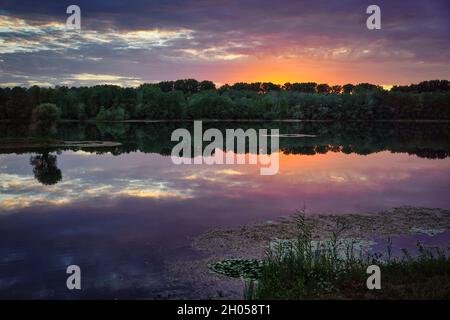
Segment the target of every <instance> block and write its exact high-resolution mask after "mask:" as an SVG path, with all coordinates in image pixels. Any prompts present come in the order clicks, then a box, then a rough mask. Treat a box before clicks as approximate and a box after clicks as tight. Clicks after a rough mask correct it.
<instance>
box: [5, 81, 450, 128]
mask: <svg viewBox="0 0 450 320" xmlns="http://www.w3.org/2000/svg"><path fill="white" fill-rule="evenodd" d="M43 104H44V106H42V105H43ZM38 106H39V108H38ZM47 118H49V119H52V120H53V119H55V118H57V119H65V120H79V121H84V120H97V121H123V120H131V119H132V120H153V119H200V118H202V119H268V120H269V119H311V120H374V119H381V120H382V119H389V120H391V119H450V84H449V81H447V80H432V81H423V82H421V83H419V84H412V85H409V86H394V87H393V88H392V90H390V91H387V90H384V89H383V88H382V87H380V86H378V85H374V84H370V83H360V84H357V85H353V84H346V85H343V86H340V85H333V86H330V85H328V84H317V83H315V82H305V83H285V84H284V85H278V84H274V83H271V82H254V83H243V82H238V83H235V84H233V85H223V86H221V87H219V88H216V86H215V84H214V83H213V82H211V81H197V80H195V79H185V80H177V81H162V82H159V83H155V84H143V85H140V86H139V87H137V88H124V87H120V86H116V85H96V86H93V87H71V88H69V87H65V86H57V87H54V88H41V87H38V86H32V87H30V88H23V87H14V88H0V120H12V121H21V122H30V121H31V120H33V119H37V121H41V122H42V123H44V125H45V126H46V125H47V122H48V121H45V119H47Z"/></svg>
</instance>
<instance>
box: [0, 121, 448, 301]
mask: <svg viewBox="0 0 450 320" xmlns="http://www.w3.org/2000/svg"><path fill="white" fill-rule="evenodd" d="M179 125H180V124H174V123H171V124H165V125H163V124H146V125H142V124H136V125H132V124H127V125H119V126H104V127H102V126H95V125H82V126H78V125H77V126H74V127H71V126H67V128H66V127H63V128H60V131H59V133H58V134H59V135H60V136H59V138H60V139H64V140H78V141H80V140H105V141H119V142H122V143H123V145H122V146H120V147H114V148H109V149H97V150H92V149H83V148H72V149H71V150H61V152H60V154H56V153H54V152H55V151H56V150H39V152H36V150H25V151H23V150H20V151H19V150H9V151H3V154H2V155H0V213H1V214H0V297H2V298H6V297H18V298H55V297H57V298H58V297H70V298H77V297H89V298H96V297H100V298H115V297H121V298H130V297H132V298H136V297H141V298H151V297H158V295H161V294H162V292H167V291H170V292H182V294H183V295H185V296H186V297H188V296H189V292H190V289H189V284H187V283H184V282H182V281H179V282H176V283H174V282H171V281H170V280H169V279H168V278H167V265H168V264H169V263H170V262H172V261H177V260H182V261H184V260H189V259H192V258H194V257H196V255H197V253H195V252H192V250H191V249H189V244H190V241H191V240H190V239H191V237H193V236H195V235H197V234H199V233H201V232H204V231H206V230H207V229H209V228H211V227H216V226H225V227H226V226H236V225H240V224H243V223H248V222H251V221H255V220H272V219H274V218H276V217H279V216H284V215H288V214H291V213H292V212H294V211H295V209H297V208H299V207H301V206H302V205H303V203H304V202H306V206H307V210H308V212H310V213H312V214H314V213H319V212H367V211H376V210H380V209H384V208H388V207H392V206H400V205H413V206H426V207H442V208H447V209H448V208H450V199H449V197H448V194H450V182H449V177H450V159H448V150H450V145H449V144H450V142H449V141H450V139H448V137H449V128H448V125H447V124H444V125H441V126H437V127H438V128H435V127H433V126H429V125H428V124H427V125H422V124H410V125H405V124H402V125H401V126H402V129H403V130H400V129H398V128H397V129H395V128H394V129H393V127H391V125H390V124H388V125H385V124H382V125H380V126H381V128H380V127H377V126H374V127H370V128H366V127H364V126H363V125H358V126H360V127H361V128H360V131H358V129H355V128H353V127H351V128H350V127H349V128H345V127H343V125H341V128H342V131H339V130H337V128H338V126H337V125H336V124H322V125H319V124H308V125H306V124H302V125H300V124H288V125H283V128H282V130H281V129H280V133H288V134H306V135H315V136H317V137H311V136H309V137H288V138H280V145H281V147H282V150H281V151H280V172H279V174H277V175H275V176H261V175H260V174H259V168H258V167H257V166H254V165H220V166H208V165H195V166H194V165H181V166H175V165H173V164H172V162H171V159H170V157H167V156H166V155H167V154H170V150H171V142H170V133H171V129H173V128H176V127H178V126H179ZM185 125H186V126H189V124H185ZM216 125H217V126H219V125H221V124H211V126H216ZM257 125H261V126H264V125H263V124H257ZM265 125H266V126H267V127H270V126H274V125H276V124H273V123H271V124H265ZM165 126H167V127H165ZM69 127H70V128H69ZM234 127H242V126H241V124H234ZM3 133H4V134H12V131H3ZM167 137H168V139H167ZM30 157H31V160H30ZM441 158H442V159H441ZM30 163H31V165H30ZM442 239H444V241H448V236H447V237H446V238H442ZM446 239H447V240H446ZM402 241H403V240H402ZM68 264H78V265H80V266H81V268H82V270H83V274H84V275H85V277H86V278H85V282H84V288H85V290H83V291H82V292H81V293H80V292H68V291H67V290H66V289H65V277H66V274H65V267H66V266H67V265H68Z"/></svg>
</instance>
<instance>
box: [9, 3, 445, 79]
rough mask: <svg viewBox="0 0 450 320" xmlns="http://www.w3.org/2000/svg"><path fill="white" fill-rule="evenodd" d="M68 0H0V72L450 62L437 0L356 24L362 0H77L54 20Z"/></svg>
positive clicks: (387, 7)
mask: <svg viewBox="0 0 450 320" xmlns="http://www.w3.org/2000/svg"><path fill="white" fill-rule="evenodd" d="M68 4H70V3H69V2H67V3H66V2H65V1H58V2H57V3H55V2H54V1H41V2H40V6H39V7H36V5H35V4H34V2H32V1H27V0H24V1H20V3H19V2H17V1H9V0H5V1H3V4H2V8H3V11H2V12H0V14H1V15H0V58H1V60H3V62H1V63H0V70H1V71H2V77H1V78H0V82H3V83H11V82H14V81H11V80H10V79H9V78H11V76H12V75H28V76H32V77H33V78H34V79H35V80H36V81H41V80H37V78H38V77H43V76H46V77H52V78H53V79H54V80H52V81H50V82H49V83H58V81H57V80H58V79H59V78H60V77H63V76H64V75H65V74H84V73H90V74H108V75H119V76H121V77H131V78H136V79H141V80H142V81H156V80H168V79H176V78H183V77H196V78H203V79H204V78H209V79H211V80H214V81H216V82H221V83H225V82H229V81H231V80H234V79H235V78H237V77H238V76H239V77H241V78H240V79H236V80H242V81H248V80H249V79H252V80H258V79H257V78H258V77H259V78H261V77H262V76H261V75H260V72H259V71H258V70H261V69H263V68H264V70H267V74H268V75H270V77H273V78H277V79H280V81H281V80H282V79H284V80H286V79H287V78H294V77H295V75H296V74H297V80H301V78H303V77H307V76H308V77H311V79H309V80H315V81H334V82H337V81H339V82H346V81H349V80H353V81H364V80H367V81H371V82H378V83H388V84H391V83H392V81H393V79H397V82H401V83H405V82H412V81H416V79H417V80H424V79H426V78H437V77H442V78H445V77H448V76H449V74H450V67H449V65H448V61H449V60H450V41H448V40H449V36H448V35H449V34H450V32H449V31H450V22H449V19H448V12H449V11H450V10H449V9H450V5H449V3H448V2H447V1H443V0H434V1H430V2H423V1H419V0H416V1H409V2H408V4H405V3H404V2H401V3H400V2H398V1H379V4H378V5H379V6H380V7H381V9H382V30H378V31H371V30H368V29H367V28H366V27H365V19H366V18H367V15H366V13H365V9H366V8H367V6H368V5H369V4H370V3H369V2H368V1H365V0H350V1H346V2H333V3H330V2H329V1H312V0H309V1H307V0H300V1H293V0H284V1H281V2H279V3H277V4H276V5H275V4H274V3H273V1H268V0H259V1H256V0H247V1H237V0H228V1H222V2H217V1H194V0H190V1H178V0H175V1H152V2H151V3H149V2H148V1H138V0H136V1H127V2H126V3H125V2H124V3H116V2H113V3H112V2H110V1H95V3H94V2H93V1H84V0H81V1H78V5H79V6H80V7H81V14H82V31H81V32H80V33H77V32H67V31H66V30H65V26H64V23H65V18H66V14H65V9H66V7H67V5H68ZM49 61H51V63H49ZM267 63H270V64H271V66H270V68H269V67H268V66H267ZM417 64H420V67H417V66H416V65H417ZM277 66H279V67H277ZM350 67H351V68H352V70H350V72H349V70H348V69H349V68H350ZM321 68H323V69H324V70H323V71H322V70H321ZM269 69H272V70H269ZM255 70H256V71H255ZM283 70H284V71H283ZM286 70H287V71H286ZM394 73H395V75H393V74H394ZM273 74H276V75H275V76H274V75H273ZM268 77H269V76H268ZM277 79H275V80H277ZM260 80H261V79H260ZM266 80H267V79H266ZM293 80H295V79H293ZM98 81H103V80H102V79H100V80H98ZM46 82H48V81H46ZM73 84H74V85H77V84H78V82H77V80H75V81H74V82H73Z"/></svg>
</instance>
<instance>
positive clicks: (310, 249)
mask: <svg viewBox="0 0 450 320" xmlns="http://www.w3.org/2000/svg"><path fill="white" fill-rule="evenodd" d="M297 224H298V228H299V236H298V238H297V239H295V240H294V241H290V242H285V243H278V244H277V245H274V246H271V247H270V248H269V249H268V250H267V255H266V257H265V259H264V260H263V262H262V264H261V268H260V270H259V274H260V276H259V279H258V280H257V281H252V280H247V285H246V288H245V293H244V295H245V297H246V298H248V299H450V259H449V252H450V250H449V249H450V248H449V249H447V250H442V249H439V248H424V247H423V246H422V245H421V244H418V250H419V255H418V256H417V257H414V258H412V257H411V256H410V254H409V253H408V252H407V251H404V252H403V256H402V257H396V258H393V257H392V244H391V242H390V241H389V244H388V247H387V251H386V252H385V253H384V254H372V255H365V254H363V253H362V252H358V251H357V250H355V248H354V243H352V242H350V243H348V242H346V243H343V242H342V241H341V240H340V234H341V232H342V231H343V230H345V228H346V227H345V226H343V225H341V224H339V222H338V224H337V227H336V231H335V232H332V234H331V239H330V240H327V241H321V242H317V241H314V240H313V239H312V236H311V230H310V228H309V226H308V224H307V221H306V219H305V217H304V216H302V215H299V216H298V218H297ZM372 264H376V265H378V266H379V267H380V269H381V290H369V289H367V286H366V280H367V278H368V277H369V276H370V275H369V274H367V273H366V270H367V267H368V266H369V265H372Z"/></svg>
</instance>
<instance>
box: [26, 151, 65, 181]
mask: <svg viewBox="0 0 450 320" xmlns="http://www.w3.org/2000/svg"><path fill="white" fill-rule="evenodd" d="M30 164H31V165H32V166H33V173H34V177H35V178H36V180H38V181H39V182H40V183H42V184H44V185H53V184H57V183H58V182H59V181H61V179H62V173H61V170H60V169H58V166H57V157H56V155H52V154H49V153H48V152H45V153H42V154H41V155H36V156H31V158H30Z"/></svg>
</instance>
